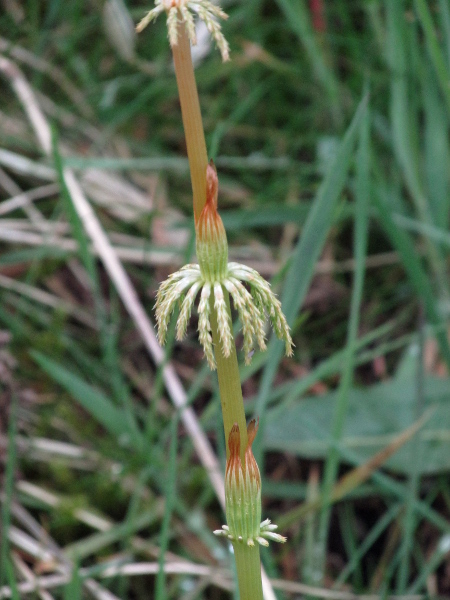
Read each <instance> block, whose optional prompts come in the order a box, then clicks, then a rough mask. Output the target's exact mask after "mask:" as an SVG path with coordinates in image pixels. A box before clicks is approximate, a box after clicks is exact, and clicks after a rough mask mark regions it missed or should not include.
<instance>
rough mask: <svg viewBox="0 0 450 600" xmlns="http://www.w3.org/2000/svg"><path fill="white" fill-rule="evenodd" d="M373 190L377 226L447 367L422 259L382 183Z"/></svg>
mask: <svg viewBox="0 0 450 600" xmlns="http://www.w3.org/2000/svg"><path fill="white" fill-rule="evenodd" d="M373 191H374V193H373V199H374V204H375V206H376V207H377V210H378V212H379V216H380V219H379V221H380V224H381V226H382V227H383V229H384V230H385V232H386V234H387V236H388V238H389V239H390V241H391V244H392V245H393V247H394V248H395V249H396V250H397V252H398V253H399V255H400V257H401V260H402V263H403V267H404V269H405V271H406V273H407V274H408V277H409V279H410V281H411V284H412V285H413V287H414V289H415V290H416V293H417V296H418V297H419V298H420V299H421V301H422V302H423V305H424V308H425V312H426V315H427V318H428V320H429V321H430V323H431V324H432V325H436V330H435V334H436V339H437V341H438V343H439V346H440V349H441V352H442V356H443V358H444V360H445V362H446V363H447V365H448V366H449V367H450V346H449V343H448V339H447V335H446V333H445V332H444V331H443V330H442V329H441V328H440V325H441V321H442V319H441V316H440V314H439V310H438V305H437V302H436V299H435V297H434V295H433V291H432V285H431V283H430V281H429V279H428V277H427V275H426V273H425V271H424V268H423V266H422V262H421V259H420V258H419V257H418V255H417V252H416V249H415V247H414V245H413V243H412V241H411V239H410V237H409V236H408V234H407V233H406V232H405V231H402V230H401V229H399V227H398V226H397V225H396V223H395V221H394V219H393V215H392V209H391V206H390V204H389V202H388V200H387V192H386V190H383V183H382V182H381V181H380V180H378V184H377V186H376V189H375V190H373Z"/></svg>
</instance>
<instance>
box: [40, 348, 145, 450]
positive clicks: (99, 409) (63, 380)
mask: <svg viewBox="0 0 450 600" xmlns="http://www.w3.org/2000/svg"><path fill="white" fill-rule="evenodd" d="M30 354H31V356H32V358H33V359H34V360H35V361H36V362H37V364H38V365H39V366H40V367H41V369H43V370H44V371H45V372H46V373H47V374H48V375H49V376H50V377H51V378H52V379H53V380H54V381H56V382H57V383H59V384H60V385H61V386H62V387H63V388H64V389H65V390H67V391H68V392H69V393H70V394H71V395H72V396H73V397H74V398H75V399H76V400H77V401H78V402H79V403H80V404H81V406H82V407H83V408H84V409H85V410H86V411H87V412H88V413H89V414H90V415H91V416H92V417H94V419H96V420H97V421H98V422H99V423H100V424H101V425H103V427H104V428H105V429H106V430H107V431H109V432H110V433H111V434H112V435H114V436H115V437H116V438H117V437H120V436H126V438H131V439H129V442H130V443H136V440H135V439H134V436H131V435H130V430H129V426H128V423H127V419H126V418H125V415H124V412H123V410H121V409H119V408H117V407H116V406H114V404H113V403H112V402H111V400H110V399H109V398H108V397H107V396H105V395H104V394H103V393H102V392H100V391H99V390H97V389H95V388H94V387H92V386H91V385H89V384H87V383H86V382H85V381H84V380H83V379H81V378H80V377H78V376H77V375H75V374H74V373H72V372H71V371H69V370H68V369H66V368H65V367H64V366H62V365H61V364H59V363H57V362H55V361H54V360H52V359H50V358H48V357H47V356H45V355H44V354H42V353H41V352H38V351H37V350H33V351H31V352H30Z"/></svg>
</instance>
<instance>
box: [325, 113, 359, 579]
mask: <svg viewBox="0 0 450 600" xmlns="http://www.w3.org/2000/svg"><path fill="white" fill-rule="evenodd" d="M369 138H370V121H369V113H368V111H366V113H365V115H364V118H363V120H362V123H361V131H360V139H359V150H358V157H357V174H356V175H357V177H356V210H355V213H356V214H355V219H356V220H355V238H354V240H355V241H354V256H355V261H356V267H355V275H354V283H353V292H352V299H351V306H350V320H349V326H348V333H347V346H346V351H345V359H344V369H343V372H342V379H341V382H340V385H339V392H338V397H337V402H336V408H335V413H334V417H333V429H332V432H331V439H332V442H333V445H332V446H331V447H330V451H329V453H328V458H327V460H326V462H325V470H324V477H323V484H322V510H321V514H320V521H319V533H318V546H319V548H320V557H319V564H318V569H319V570H320V572H321V573H322V578H323V576H324V569H325V557H326V550H327V539H328V530H329V524H330V518H331V505H330V501H331V494H332V490H333V486H334V484H335V482H336V477H337V472H338V467H339V459H340V456H339V452H338V450H337V446H336V445H337V443H338V442H339V440H340V439H341V437H342V433H343V430H344V424H345V418H346V415H347V410H348V398H349V390H350V388H351V386H352V383H353V369H354V363H355V348H356V338H357V335H358V324H359V313H360V308H361V301H362V294H363V286H364V273H365V260H366V254H367V232H368V215H369V170H370V167H369V165H370V154H369Z"/></svg>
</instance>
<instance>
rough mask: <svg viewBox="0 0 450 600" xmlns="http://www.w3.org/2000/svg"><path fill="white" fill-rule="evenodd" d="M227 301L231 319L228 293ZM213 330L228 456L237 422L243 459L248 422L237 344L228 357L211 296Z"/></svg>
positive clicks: (233, 346) (232, 346)
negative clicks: (230, 436)
mask: <svg viewBox="0 0 450 600" xmlns="http://www.w3.org/2000/svg"><path fill="white" fill-rule="evenodd" d="M224 295H225V302H226V303H227V309H228V314H229V315H230V319H231V310H230V298H229V295H228V294H227V293H225V294H224ZM211 331H212V338H213V343H214V348H215V351H214V354H215V357H216V364H217V377H218V379H219V391H220V402H221V405H222V416H223V428H224V432H225V443H226V447H227V457H228V455H229V452H230V451H229V448H228V444H227V441H228V436H229V434H230V431H231V428H232V427H233V425H234V424H235V423H237V424H238V425H239V432H240V434H241V460H244V453H245V448H246V447H247V424H246V420H245V411H244V400H243V398H242V388H241V378H240V375H239V366H238V361H237V355H236V346H235V344H234V342H233V343H232V345H231V354H230V356H229V357H228V358H225V356H224V355H223V353H222V350H221V348H222V344H221V342H220V336H219V328H218V326H217V317H216V310H215V308H214V301H213V298H212V297H211Z"/></svg>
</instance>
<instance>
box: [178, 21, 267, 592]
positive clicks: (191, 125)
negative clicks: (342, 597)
mask: <svg viewBox="0 0 450 600" xmlns="http://www.w3.org/2000/svg"><path fill="white" fill-rule="evenodd" d="M172 52H173V59H174V63H175V73H176V78H177V84H178V91H179V95H180V104H181V113H182V117H183V126H184V133H185V136H186V146H187V153H188V159H189V167H190V171H191V182H192V192H193V201H194V216H195V219H196V220H197V219H198V217H199V216H200V213H201V211H202V209H203V207H204V206H205V202H206V167H207V165H208V157H207V153H206V143H205V135H204V132H203V124H202V117H201V112H200V103H199V100H198V93H197V85H196V83H195V76H194V68H193V65H192V59H191V48H190V42H189V38H188V35H187V32H186V27H185V25H184V23H179V25H178V44H177V45H176V46H173V47H172ZM224 295H225V300H226V303H227V310H228V314H229V315H230V319H231V310H230V299H229V297H228V294H227V293H225V294H224ZM211 302H212V300H211ZM211 331H212V338H213V343H214V347H215V358H216V364H217V376H218V379H219V390H220V399H221V403H222V414H223V425H224V430H225V439H226V440H228V436H229V433H230V431H231V428H232V426H233V425H234V423H237V424H238V425H239V430H240V432H241V459H242V460H243V459H244V453H245V448H246V446H247V425H246V420H245V412H244V401H243V398H242V389H241V380H240V376H239V367H238V362H237V356H236V347H235V344H234V342H233V344H232V349H231V354H230V356H228V357H227V358H226V357H225V356H223V353H222V344H221V342H220V334H219V330H218V327H217V318H216V311H215V309H214V305H212V306H211ZM228 453H229V449H228V447H227V455H228ZM256 546H258V544H257V545H256ZM234 553H235V559H236V568H237V575H238V584H239V593H240V600H263V592H262V581H261V561H260V556H259V547H254V548H250V547H248V546H245V545H244V544H239V543H237V544H235V549H234Z"/></svg>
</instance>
